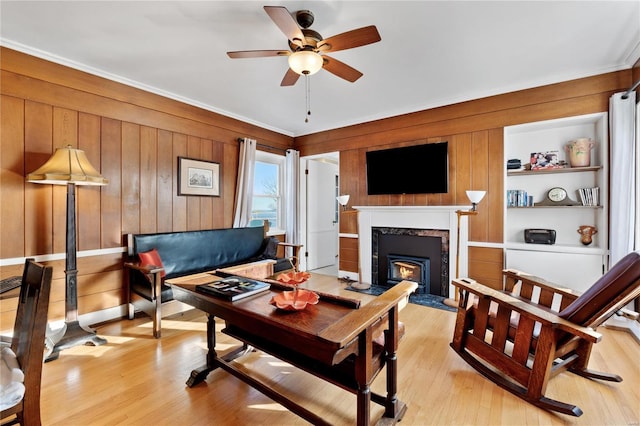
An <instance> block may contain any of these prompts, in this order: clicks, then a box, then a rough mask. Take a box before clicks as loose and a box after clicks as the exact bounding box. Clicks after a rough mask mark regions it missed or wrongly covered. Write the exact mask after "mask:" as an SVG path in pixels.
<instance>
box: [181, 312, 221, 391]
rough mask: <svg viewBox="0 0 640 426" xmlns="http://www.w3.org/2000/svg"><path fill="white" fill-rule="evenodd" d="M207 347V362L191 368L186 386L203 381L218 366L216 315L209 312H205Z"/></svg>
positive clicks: (192, 385)
mask: <svg viewBox="0 0 640 426" xmlns="http://www.w3.org/2000/svg"><path fill="white" fill-rule="evenodd" d="M207 348H208V351H207V363H206V364H205V365H203V366H202V367H198V368H196V369H195V370H193V371H192V372H191V375H190V376H189V379H187V386H189V387H190V388H191V387H194V386H195V385H197V384H198V383H201V382H204V381H205V379H206V378H207V376H208V375H209V372H210V371H212V370H215V369H216V368H217V367H218V366H217V364H216V362H215V359H216V358H217V357H218V354H217V353H216V317H215V316H214V315H211V314H207Z"/></svg>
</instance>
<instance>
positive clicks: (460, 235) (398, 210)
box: [341, 205, 471, 297]
mask: <svg viewBox="0 0 640 426" xmlns="http://www.w3.org/2000/svg"><path fill="white" fill-rule="evenodd" d="M470 207H471V206H467V207H465V206H457V205H456V206H449V205H447V206H354V207H353V208H354V209H355V210H357V211H358V233H357V234H344V235H342V234H341V237H344V238H356V239H357V241H358V243H357V244H358V253H359V259H358V263H359V266H360V267H359V271H358V273H357V274H353V275H352V276H351V278H352V279H355V280H358V281H361V282H363V283H369V284H374V283H375V284H377V283H378V282H380V280H379V278H378V269H382V268H384V269H385V275H384V276H382V278H381V279H382V280H384V281H386V279H387V276H386V269H387V264H386V258H385V259H381V263H380V265H381V266H380V268H379V267H378V265H379V263H378V257H379V256H378V252H375V253H374V249H375V247H376V245H377V243H375V244H374V241H373V240H374V238H377V237H376V233H375V232H373V230H374V229H376V228H388V229H405V230H410V231H402V232H408V233H413V234H414V235H416V236H422V235H424V236H431V237H436V239H439V245H438V252H437V253H436V252H435V251H434V252H433V254H427V255H420V254H418V256H421V257H428V258H429V259H430V268H429V269H430V270H429V275H430V290H429V291H430V293H431V294H438V295H440V296H443V297H449V296H450V295H453V294H454V292H455V288H454V287H453V285H451V283H450V282H449V281H450V277H453V276H454V275H455V273H456V267H455V265H456V255H457V253H458V251H457V245H458V244H460V259H459V265H460V273H459V275H460V276H466V274H467V266H468V265H467V244H468V241H467V237H468V221H467V216H462V220H461V221H460V223H458V215H457V214H456V211H457V210H460V209H461V208H470ZM396 233H398V232H396ZM400 233H401V232H400ZM389 253H391V254H402V255H407V256H413V255H416V254H415V253H406V252H405V251H403V250H393V251H390V252H389ZM438 263H439V265H438ZM341 273H345V275H346V274H348V272H347V271H341Z"/></svg>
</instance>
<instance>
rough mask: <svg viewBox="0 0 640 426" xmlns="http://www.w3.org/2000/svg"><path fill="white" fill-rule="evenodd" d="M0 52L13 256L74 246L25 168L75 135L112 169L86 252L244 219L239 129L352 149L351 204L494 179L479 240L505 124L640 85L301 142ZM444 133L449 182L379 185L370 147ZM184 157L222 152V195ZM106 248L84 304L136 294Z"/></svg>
mask: <svg viewBox="0 0 640 426" xmlns="http://www.w3.org/2000/svg"><path fill="white" fill-rule="evenodd" d="M0 54H1V56H2V62H1V63H0V96H1V101H2V102H1V104H0V108H1V110H0V112H1V113H2V114H1V116H0V124H1V127H0V148H1V149H0V164H1V165H2V176H1V178H2V185H1V188H0V198H1V201H2V202H1V203H0V220H1V221H2V229H1V231H0V238H1V241H0V242H1V246H0V258H2V259H6V258H13V257H23V256H32V255H41V254H50V253H63V252H64V235H65V232H66V231H65V217H66V201H65V200H66V188H65V187H64V186H62V187H58V186H55V187H54V186H50V185H34V184H27V183H26V182H25V173H27V172H30V171H32V170H34V169H35V168H37V167H39V166H40V165H41V164H43V163H44V162H45V161H46V160H47V159H48V158H49V156H50V155H51V154H52V153H53V151H54V149H55V148H58V147H61V146H64V145H66V144H71V145H72V146H75V147H79V148H81V149H83V150H85V152H86V153H87V155H88V156H89V158H90V160H91V161H92V163H93V164H94V166H95V167H96V168H97V169H98V170H100V172H101V173H102V174H103V175H104V176H105V177H106V178H108V179H109V184H108V185H107V186H104V187H100V188H87V187H84V188H79V189H78V191H77V214H78V247H79V248H80V249H81V250H93V249H106V248H114V247H121V246H122V245H123V242H122V236H123V234H124V233H125V232H139V231H141V232H164V231H183V230H187V229H199V228H200V229H204V228H222V227H229V226H231V224H232V219H233V210H234V200H235V186H236V175H237V161H238V149H237V142H236V139H237V137H239V136H248V137H253V138H256V139H257V140H258V141H259V142H260V143H261V144H264V145H268V146H271V147H273V148H276V149H286V148H289V147H292V146H294V143H295V146H296V147H297V148H298V149H299V150H300V151H301V155H302V156H305V155H311V154H322V153H326V152H333V151H339V152H340V159H341V165H340V174H341V192H342V193H348V194H350V196H351V200H350V201H349V205H350V206H353V205H451V204H468V201H467V199H466V196H465V194H464V191H465V190H466V189H469V188H473V189H481V187H482V186H487V190H488V194H487V196H486V197H485V199H484V200H483V201H482V203H481V205H480V209H481V211H480V214H479V215H478V216H477V217H473V218H471V222H470V227H471V228H470V235H471V236H472V238H473V239H477V240H478V241H486V242H496V243H500V242H502V203H503V192H504V189H503V182H502V180H503V174H504V170H503V167H504V165H503V164H502V163H503V157H502V143H503V141H502V131H503V127H504V126H507V125H512V124H520V123H525V122H530V121H537V120H544V119H551V118H559V117H566V116H571V115H578V114H585V113H591V112H600V111H606V109H607V105H608V98H609V96H610V94H611V93H613V92H615V91H620V90H626V89H627V88H628V87H630V86H631V84H632V81H631V76H632V73H631V71H628V70H626V71H619V72H614V73H607V74H603V75H599V76H594V77H589V78H585V79H580V80H575V81H569V82H564V83H560V84H555V85H549V86H544V87H540V88H534V89H528V90H523V91H519V92H514V93H508V94H504V95H499V96H493V97H489V98H484V99H479V100H474V101H470V102H463V103H460V104H455V105H450V106H445V107H441V108H434V109H431V110H425V111H419V112H416V113H412V114H407V115H403V116H398V117H393V118H389V119H385V120H377V121H375V122H371V123H363V124H359V125H356V126H350V127H346V128H342V129H336V130H330V131H326V132H321V133H318V134H312V135H305V136H302V137H299V138H296V139H295V140H294V138H292V137H289V136H286V135H282V134H278V133H276V132H273V131H270V130H267V129H263V128H260V127H256V126H254V125H251V124H248V123H244V122H241V121H238V120H235V119H232V118H229V117H224V116H221V115H219V114H216V113H212V112H210V111H206V110H203V109H201V108H197V107H194V106H191V105H186V104H183V103H180V102H178V101H174V100H171V99H167V98H163V97H161V96H158V95H154V94H151V93H147V92H144V91H142V90H140V89H136V88H132V87H128V86H126V85H123V84H120V83H117V82H114V81H109V80H106V79H104V78H101V77H97V76H93V75H90V74H87V73H84V72H80V71H77V70H73V69H70V68H67V67H64V66H61V65H58V64H54V63H51V62H48V61H45V60H42V59H38V58H35V57H32V56H29V55H25V54H23V53H20V52H16V51H13V50H10V49H7V48H4V47H0ZM442 140H447V141H449V143H450V144H451V145H450V164H451V170H450V191H449V193H447V194H429V195H425V194H420V195H415V196H413V195H412V196H394V197H390V196H375V197H369V196H367V195H366V179H365V170H366V168H365V167H366V165H365V152H366V151H367V150H369V149H381V148H384V147H394V146H400V145H403V146H404V145H412V144H417V143H425V142H437V141H442ZM178 156H184V157H194V158H201V159H206V160H210V161H217V162H219V163H220V171H221V195H220V197H187V196H178V195H177V164H178V162H177V157H178ZM341 232H348V233H355V232H357V231H356V229H355V221H343V223H341ZM340 244H341V253H340V259H341V265H340V266H341V269H344V270H348V271H354V272H356V271H357V240H355V239H347V238H342V239H341V243H340ZM497 250H499V249H497ZM475 253H476V251H475V250H472V251H471V253H470V258H471V264H470V268H475V267H476V266H474V265H476V263H474V262H480V261H479V260H478V259H476V258H475V257H474V256H476V254H475ZM116 257H118V259H119V260H118V261H117V265H120V262H121V259H120V257H119V256H116ZM107 258H110V257H109V256H107ZM100 259H101V256H94V257H89V258H86V261H87V262H88V263H87V264H84V261H83V264H82V266H81V267H79V274H80V278H79V280H80V282H81V283H82V284H81V285H80V286H79V287H80V288H79V295H78V296H79V308H80V309H79V310H80V313H81V314H82V313H86V312H88V311H90V310H98V309H105V308H109V307H114V306H117V305H119V304H121V303H122V302H123V293H122V285H123V284H122V273H121V271H120V269H121V267H120V266H116V269H115V270H112V269H108V270H106V271H104V270H96V268H95V267H94V263H95V264H99V263H100V262H101V260H100ZM488 263H489V264H492V263H491V262H488ZM494 263H495V262H494ZM482 266H483V267H484V263H483V264H482ZM481 269H482V268H481ZM55 270H56V274H57V277H56V279H57V280H61V279H62V278H63V272H62V271H63V270H64V266H63V264H62V263H60V262H57V263H56V266H55ZM3 273H4V272H3ZM3 273H0V275H2V274H3ZM483 274H484V272H483ZM91 282H98V283H100V284H98V285H97V286H94V285H92V284H90V283H91ZM106 282H109V284H108V285H107V284H105V283H106ZM56 291H57V290H56ZM55 295H56V297H57V299H56V300H55V301H52V306H54V308H53V309H52V310H51V311H52V312H53V315H54V316H55V315H60V314H61V313H63V310H64V307H63V305H64V303H63V299H61V298H63V297H64V296H63V295H61V294H59V293H55Z"/></svg>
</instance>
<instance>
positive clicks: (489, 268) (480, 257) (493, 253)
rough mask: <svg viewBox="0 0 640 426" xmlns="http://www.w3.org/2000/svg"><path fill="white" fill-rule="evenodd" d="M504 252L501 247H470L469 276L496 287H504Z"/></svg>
mask: <svg viewBox="0 0 640 426" xmlns="http://www.w3.org/2000/svg"><path fill="white" fill-rule="evenodd" d="M503 265H504V252H503V250H502V249H501V248H489V247H469V277H470V278H473V279H474V280H476V281H478V282H481V283H482V284H484V285H486V286H489V287H491V288H495V289H502V269H503V267H504V266H503Z"/></svg>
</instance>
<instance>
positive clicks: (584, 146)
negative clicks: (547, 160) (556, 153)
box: [564, 138, 596, 167]
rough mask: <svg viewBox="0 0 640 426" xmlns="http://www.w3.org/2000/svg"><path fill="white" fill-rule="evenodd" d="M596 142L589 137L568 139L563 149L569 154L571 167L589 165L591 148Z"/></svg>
mask: <svg viewBox="0 0 640 426" xmlns="http://www.w3.org/2000/svg"><path fill="white" fill-rule="evenodd" d="M595 145H596V143H595V142H594V141H593V140H592V139H589V138H578V139H574V140H572V141H569V143H567V144H566V145H565V146H564V150H565V151H566V152H567V153H568V154H569V165H570V166H571V167H589V166H590V165H591V149H592V148H593V147H594V146H595Z"/></svg>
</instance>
